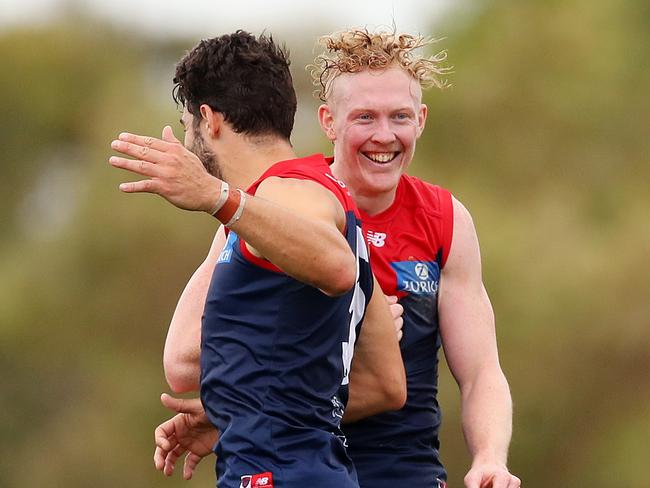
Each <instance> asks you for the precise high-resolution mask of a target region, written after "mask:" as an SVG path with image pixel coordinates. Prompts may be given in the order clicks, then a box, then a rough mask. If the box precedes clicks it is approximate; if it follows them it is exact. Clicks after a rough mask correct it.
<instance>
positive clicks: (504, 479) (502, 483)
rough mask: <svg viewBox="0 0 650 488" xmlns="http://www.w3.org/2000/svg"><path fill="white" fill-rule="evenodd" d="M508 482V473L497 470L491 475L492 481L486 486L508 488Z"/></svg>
mask: <svg viewBox="0 0 650 488" xmlns="http://www.w3.org/2000/svg"><path fill="white" fill-rule="evenodd" d="M509 484H510V474H509V473H504V472H498V473H496V474H495V475H494V476H493V477H492V483H491V484H490V485H488V486H490V487H492V488H508V485H509Z"/></svg>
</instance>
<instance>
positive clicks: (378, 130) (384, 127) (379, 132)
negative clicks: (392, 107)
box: [372, 120, 396, 144]
mask: <svg viewBox="0 0 650 488" xmlns="http://www.w3.org/2000/svg"><path fill="white" fill-rule="evenodd" d="M395 139H396V137H395V132H394V131H393V130H392V128H391V126H390V123H389V121H387V120H380V121H378V123H377V125H376V126H375V131H374V132H373V134H372V142H376V143H377V144H390V143H391V142H394V141H395Z"/></svg>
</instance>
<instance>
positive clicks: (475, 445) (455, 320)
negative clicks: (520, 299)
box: [438, 199, 520, 488]
mask: <svg viewBox="0 0 650 488" xmlns="http://www.w3.org/2000/svg"><path fill="white" fill-rule="evenodd" d="M438 307H439V314H440V331H441V334H442V342H443V346H444V351H445V356H446V358H447V362H448V364H449V367H450V369H451V372H452V374H453V375H454V377H455V379H456V381H457V382H458V385H459V387H460V391H461V410H462V412H461V415H462V424H463V432H464V434H465V440H466V442H467V445H468V448H469V451H470V454H471V456H472V467H471V469H470V471H469V472H468V473H467V475H466V476H465V485H466V487H467V488H483V487H493V488H518V487H519V486H520V480H519V479H518V478H517V477H515V476H513V475H511V474H510V473H509V472H508V468H507V465H506V463H507V457H508V445H509V444H510V436H511V432H512V404H511V399H510V390H509V387H508V383H507V381H506V378H505V376H504V374H503V372H502V371H501V366H500V365H499V356H498V352H497V342H496V332H495V325H494V313H493V311H492V305H491V303H490V299H489V298H488V295H487V292H486V290H485V287H484V286H483V279H482V276H481V257H480V251H479V244H478V238H477V236H476V230H475V229H474V223H473V222H472V218H471V216H470V214H469V212H468V211H467V209H465V207H463V205H462V204H461V203H460V202H458V201H457V200H455V199H454V235H453V242H452V246H451V251H450V254H449V258H448V260H447V263H446V266H445V267H444V268H443V271H442V277H441V280H440V298H439V304H438Z"/></svg>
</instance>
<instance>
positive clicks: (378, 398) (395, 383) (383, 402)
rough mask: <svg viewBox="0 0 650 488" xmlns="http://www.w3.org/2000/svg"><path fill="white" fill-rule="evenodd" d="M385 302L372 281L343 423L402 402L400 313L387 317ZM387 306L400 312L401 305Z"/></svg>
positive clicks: (355, 350)
mask: <svg viewBox="0 0 650 488" xmlns="http://www.w3.org/2000/svg"><path fill="white" fill-rule="evenodd" d="M390 301H394V300H390ZM388 303H389V300H387V298H386V297H385V296H384V294H383V293H382V291H381V288H380V287H379V284H378V283H377V280H376V279H375V285H374V291H373V294H372V297H371V299H370V302H369V303H368V307H367V309H366V316H365V318H364V319H363V325H362V326H361V332H360V333H359V339H358V340H357V343H356V345H355V346H354V356H353V357H352V366H351V370H350V385H349V395H348V404H347V407H346V408H345V415H344V416H343V421H344V422H354V421H356V420H359V419H362V418H364V417H368V416H370V415H374V414H377V413H380V412H383V411H386V410H399V409H400V408H402V407H403V406H404V402H405V401H406V375H405V372H404V362H403V361H402V354H401V352H400V349H399V343H398V337H400V336H401V322H402V319H401V313H399V314H391V311H389V309H388V306H387V305H388ZM391 307H393V310H396V309H400V311H401V305H398V304H395V305H391ZM395 315H398V316H396V317H395ZM396 330H397V333H396Z"/></svg>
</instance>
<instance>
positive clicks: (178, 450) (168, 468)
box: [164, 445, 185, 476]
mask: <svg viewBox="0 0 650 488" xmlns="http://www.w3.org/2000/svg"><path fill="white" fill-rule="evenodd" d="M184 452H185V448H183V447H181V446H180V445H177V446H176V447H175V448H174V449H172V450H171V451H169V453H167V458H166V459H165V469H164V473H165V475H166V476H171V475H172V474H173V473H174V468H175V467H176V461H178V458H179V457H181V456H182V455H183V453H184Z"/></svg>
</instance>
